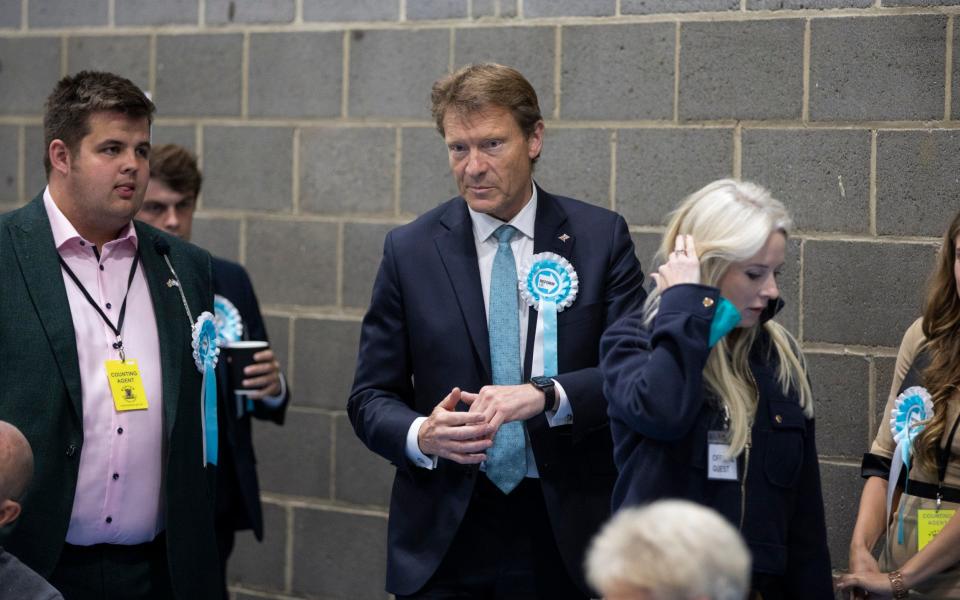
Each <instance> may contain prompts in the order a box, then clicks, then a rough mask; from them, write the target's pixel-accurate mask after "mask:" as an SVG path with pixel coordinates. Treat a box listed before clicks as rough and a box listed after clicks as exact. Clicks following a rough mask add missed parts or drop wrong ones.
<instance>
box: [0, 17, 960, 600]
mask: <svg viewBox="0 0 960 600" xmlns="http://www.w3.org/2000/svg"><path fill="white" fill-rule="evenodd" d="M958 14H960V2H958V1H957V0H950V1H943V2H924V1H923V0H590V1H576V0H446V1H440V0H362V1H361V0H339V1H337V0H234V1H228V0H199V1H197V0H75V1H74V0H71V1H67V0H60V1H57V0H0V147H2V148H3V151H2V153H0V206H2V208H3V209H9V208H12V207H14V206H18V205H22V204H23V203H25V202H27V201H28V200H29V199H30V198H32V197H33V196H34V195H35V194H36V193H38V192H39V191H40V190H41V189H42V186H43V184H44V177H43V170H42V167H41V157H42V153H43V143H42V134H41V127H40V125H41V113H42V102H43V99H44V98H45V96H46V95H47V93H48V92H49V91H50V89H51V88H52V86H53V84H54V82H55V81H56V80H57V79H58V78H59V77H61V76H63V75H65V74H67V73H73V72H75V71H78V70H80V69H84V68H97V69H107V70H112V71H116V72H118V73H122V74H124V75H126V76H128V77H130V78H131V79H132V80H133V81H135V82H136V83H138V84H139V85H141V86H142V87H143V88H144V89H147V90H150V91H151V92H152V94H153V97H154V99H155V100H156V103H157V106H158V109H159V114H158V118H157V121H156V124H155V127H154V138H155V142H157V143H161V142H178V143H181V144H184V145H186V146H188V147H191V148H193V149H194V150H195V151H196V152H197V153H198V155H199V156H200V160H201V162H202V167H203V169H204V171H205V174H206V184H205V186H204V189H205V192H204V194H203V197H202V199H201V210H200V212H199V214H198V218H197V224H196V228H195V231H196V240H195V241H196V242H197V243H199V244H201V245H203V246H205V247H206V248H208V249H210V250H211V251H212V252H214V253H216V254H219V255H221V256H224V257H226V258H229V259H232V260H236V261H239V262H241V263H243V264H245V265H246V266H247V268H248V269H249V271H250V273H251V275H252V277H253V279H254V282H255V284H256V287H257V290H258V292H259V294H260V301H261V303H262V305H263V309H264V312H265V314H266V315H267V321H268V328H269V330H270V332H271V336H272V338H273V343H274V346H275V348H276V349H277V350H278V352H279V354H280V357H281V359H282V361H283V364H284V365H285V367H286V372H287V377H288V381H289V383H290V385H291V387H292V389H293V390H294V394H295V396H294V398H295V399H294V402H293V404H292V406H291V407H290V412H289V417H288V419H287V424H286V425H285V426H284V427H282V428H278V427H275V426H272V425H269V424H267V425H260V426H258V427H257V428H256V444H257V449H258V453H259V458H260V463H259V470H260V477H261V482H262V486H263V499H264V509H265V518H266V531H267V534H266V539H265V541H264V542H263V544H262V545H259V544H257V543H256V542H255V541H254V540H253V538H252V536H250V535H249V534H244V535H241V536H240V539H239V541H238V547H237V550H236V553H235V556H234V559H233V561H232V563H231V574H230V578H231V581H232V589H233V591H234V593H235V595H236V598H238V599H240V598H243V599H245V600H246V599H250V598H351V599H354V598H383V597H385V593H384V592H383V591H382V589H383V579H384V570H385V566H384V545H385V536H386V523H387V504H388V498H389V493H390V485H391V477H392V468H391V467H390V466H389V465H388V464H387V463H386V461H384V460H382V459H380V458H379V457H377V456H375V455H373V454H372V453H370V452H369V451H367V450H366V449H365V448H364V447H362V445H361V444H360V443H359V442H358V441H357V440H356V438H355V437H354V435H353V432H352V429H351V427H350V425H349V422H348V420H347V417H346V414H345V411H344V406H345V402H346V397H347V393H348V389H349V386H350V383H351V377H352V371H353V367H354V360H355V355H356V349H357V341H358V329H359V322H360V319H361V317H362V315H363V312H364V310H365V307H366V305H367V303H368V301H369V296H370V290H371V286H372V281H373V278H374V275H375V272H376V269H377V264H378V262H379V258H380V254H381V247H382V242H383V237H384V234H385V233H386V232H387V231H388V230H389V229H390V228H392V227H395V226H397V225H400V224H402V223H405V222H407V221H409V220H411V219H413V218H414V217H415V216H416V215H417V214H419V213H421V212H423V211H424V210H426V209H428V208H430V207H432V206H435V205H436V204H437V203H439V202H441V201H442V200H444V199H446V198H448V197H450V196H451V195H453V194H454V191H455V189H454V186H453V184H452V181H451V178H450V176H449V175H448V173H447V166H446V161H445V149H444V147H443V144H442V142H441V140H440V138H439V137H438V135H437V133H436V132H435V131H434V130H433V128H432V125H431V122H430V119H429V111H428V94H429V87H430V84H431V82H432V81H433V80H434V79H435V78H437V77H438V76H440V75H442V74H444V73H447V72H449V71H451V70H452V69H455V68H457V67H459V66H461V65H463V64H465V63H469V62H474V61H484V60H494V61H500V62H504V63H507V64H511V65H514V66H516V67H518V68H519V69H520V70H521V71H523V72H524V73H525V74H526V75H527V77H528V78H529V79H530V81H531V82H533V84H534V85H535V87H536V88H537V90H538V92H539V94H540V97H541V99H542V103H543V109H544V112H545V115H546V119H547V137H546V147H545V151H544V156H543V159H542V161H541V163H540V164H539V166H538V169H537V178H538V180H539V181H540V182H541V183H542V184H543V186H544V187H546V188H547V189H548V190H552V191H555V192H559V193H563V194H566V195H572V196H577V197H580V198H584V199H586V200H588V201H590V202H593V203H596V204H600V205H603V206H607V207H610V208H613V209H615V210H618V211H620V212H621V213H622V214H623V215H624V216H625V217H626V218H627V220H628V222H629V223H630V227H631V230H632V231H633V232H634V235H635V239H636V242H637V248H638V253H639V255H640V258H641V261H642V262H643V264H644V265H645V268H646V270H649V268H650V257H651V255H652V252H653V249H654V247H655V245H656V242H657V238H658V236H659V235H660V233H661V232H662V228H663V223H664V218H665V214H666V212H667V211H668V209H669V208H670V207H672V206H673V205H675V203H676V202H677V201H678V200H679V199H680V198H681V197H683V196H684V195H685V194H687V193H689V192H692V191H694V190H695V189H697V188H698V187H700V186H701V185H702V184H704V183H706V182H708V181H710V180H712V179H714V178H718V177H723V176H734V177H743V178H747V179H752V180H756V181H758V182H760V183H763V184H765V185H767V186H769V187H770V188H771V189H772V190H774V192H775V193H776V195H777V196H778V197H780V198H782V199H783V201H784V202H785V203H786V204H787V205H788V207H790V208H791V209H792V211H793V213H794V215H795V218H796V224H797V231H796V233H795V235H794V236H793V237H792V240H791V244H790V256H789V263H788V266H787V269H786V273H785V275H784V277H783V288H784V294H785V296H786V298H787V300H788V303H789V308H788V309H787V310H786V311H785V313H784V314H783V316H782V319H783V322H784V323H786V325H787V326H789V327H790V329H791V330H792V331H793V332H794V333H795V334H796V335H797V337H798V338H799V339H800V340H801V341H802V344H803V347H804V349H805V350H806V352H807V354H808V356H809V361H810V367H811V376H812V379H813V384H814V387H815V390H816V392H817V414H818V416H819V419H818V425H819V427H818V429H819V436H818V449H819V452H820V456H821V468H822V473H823V484H824V498H825V501H826V507H827V520H828V526H829V530H830V542H831V551H832V554H833V561H834V565H835V566H837V567H843V566H845V565H846V546H847V541H848V536H849V533H850V530H851V526H852V522H853V519H854V514H855V511H856V506H857V498H858V496H859V490H860V486H861V483H860V480H859V475H858V468H857V465H858V461H859V457H860V455H861V453H862V452H863V451H864V450H865V449H867V448H868V445H869V442H870V440H871V439H872V436H873V434H874V432H875V431H876V428H877V426H878V422H879V420H880V414H881V412H882V408H883V403H884V400H885V397H886V393H887V389H888V387H889V383H890V378H891V372H892V367H893V362H894V360H893V357H894V356H895V354H896V348H897V345H898V343H899V339H900V335H901V333H902V332H903V330H904V329H905V328H906V327H907V325H908V324H909V323H910V322H911V321H912V319H914V318H915V316H917V315H918V313H919V305H920V295H921V293H920V289H921V288H922V285H923V281H924V278H925V275H926V273H927V272H928V270H929V268H930V266H931V265H932V260H933V257H934V254H935V252H936V249H937V243H938V242H937V238H938V236H939V235H940V234H941V233H942V230H943V229H944V228H945V226H946V223H947V220H948V216H949V215H951V214H952V213H953V212H954V211H955V210H956V209H957V208H958V203H957V201H956V193H955V189H956V188H957V183H958V182H957V178H958V175H957V173H960V131H958V128H957V123H958V121H955V120H954V116H955V115H957V114H958V104H957V97H958V96H960V94H958V91H957V81H958V80H960V78H958V76H957V69H958V67H957V65H958V61H957V60H955V58H954V50H953V48H954V47H955V46H956V36H957V26H956V25H955V21H956V18H957V15H958Z"/></svg>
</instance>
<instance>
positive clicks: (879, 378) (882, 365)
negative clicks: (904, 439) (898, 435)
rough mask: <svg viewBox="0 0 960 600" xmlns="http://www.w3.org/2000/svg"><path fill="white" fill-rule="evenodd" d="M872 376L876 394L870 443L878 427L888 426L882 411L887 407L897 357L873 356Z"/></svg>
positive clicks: (871, 419) (871, 420)
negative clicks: (874, 380) (874, 381)
mask: <svg viewBox="0 0 960 600" xmlns="http://www.w3.org/2000/svg"><path fill="white" fill-rule="evenodd" d="M873 366H874V377H875V378H876V383H875V384H874V389H875V390H876V392H877V393H876V396H875V397H874V400H873V411H872V414H871V417H870V443H873V438H874V437H875V436H876V434H877V431H879V429H880V427H889V426H890V424H889V423H885V422H884V421H883V413H884V411H885V410H886V408H887V400H888V399H889V396H890V386H891V385H892V384H893V372H894V371H895V370H896V368H897V359H896V358H894V357H892V356H876V357H874V358H873Z"/></svg>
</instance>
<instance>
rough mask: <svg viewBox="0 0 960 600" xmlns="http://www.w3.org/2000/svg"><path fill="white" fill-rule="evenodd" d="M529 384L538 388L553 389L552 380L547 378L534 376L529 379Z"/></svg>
mask: <svg viewBox="0 0 960 600" xmlns="http://www.w3.org/2000/svg"><path fill="white" fill-rule="evenodd" d="M530 383H532V384H533V385H535V386H537V387H538V388H541V389H543V388H545V387H553V380H552V379H550V378H549V377H543V376H540V375H538V376H536V377H531V378H530Z"/></svg>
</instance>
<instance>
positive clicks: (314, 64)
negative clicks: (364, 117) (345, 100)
mask: <svg viewBox="0 0 960 600" xmlns="http://www.w3.org/2000/svg"><path fill="white" fill-rule="evenodd" d="M342 81H343V34H342V33H341V32H338V31H330V32H308V33H260V34H252V35H251V36H250V84H249V86H250V87H249V113H250V115H251V116H258V117H259V116H263V117H337V116H340V103H341V96H342V94H341V86H342Z"/></svg>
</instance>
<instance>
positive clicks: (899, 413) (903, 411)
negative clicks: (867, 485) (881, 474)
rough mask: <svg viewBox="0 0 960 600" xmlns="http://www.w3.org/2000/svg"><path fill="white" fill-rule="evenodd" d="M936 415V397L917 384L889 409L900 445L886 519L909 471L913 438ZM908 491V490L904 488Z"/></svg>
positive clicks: (900, 540) (893, 465) (892, 470)
mask: <svg viewBox="0 0 960 600" xmlns="http://www.w3.org/2000/svg"><path fill="white" fill-rule="evenodd" d="M932 416H933V399H932V398H931V397H930V392H928V391H927V390H926V388H923V387H920V386H918V385H915V386H912V387H908V388H907V389H905V390H904V391H903V392H902V393H901V394H900V395H899V396H897V400H896V402H894V405H893V410H891V411H890V433H892V434H893V441H894V442H896V443H897V448H896V450H894V452H893V460H892V461H891V463H890V478H889V479H888V480H887V522H889V521H890V510H891V509H892V507H893V492H894V489H895V488H896V486H897V481H899V479H900V471H901V470H902V469H903V467H904V466H906V468H907V471H908V472H909V471H910V456H911V455H912V454H913V440H915V439H916V437H917V435H918V434H919V433H920V432H921V431H923V428H924V426H925V425H926V421H927V420H928V419H930V417H932ZM904 491H906V490H904ZM897 542H898V543H900V544H903V503H901V504H900V511H899V516H898V518H897Z"/></svg>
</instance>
